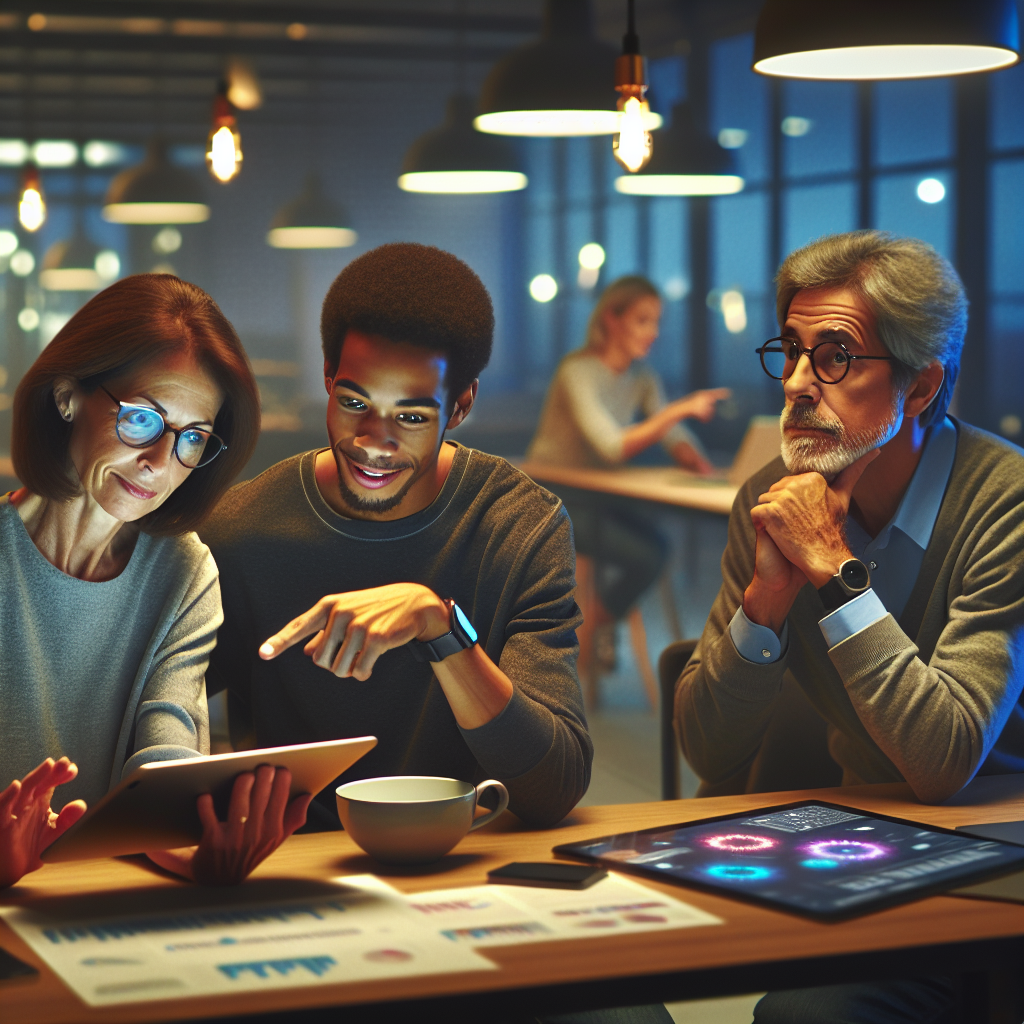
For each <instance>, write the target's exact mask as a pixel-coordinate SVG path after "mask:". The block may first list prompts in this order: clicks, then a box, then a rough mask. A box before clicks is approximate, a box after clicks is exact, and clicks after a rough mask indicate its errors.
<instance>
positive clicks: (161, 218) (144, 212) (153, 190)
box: [103, 139, 210, 224]
mask: <svg viewBox="0 0 1024 1024" xmlns="http://www.w3.org/2000/svg"><path fill="white" fill-rule="evenodd" d="M209 218H210V208H209V206H207V205H206V203H204V202H203V190H202V186H201V185H200V184H199V182H198V181H196V179H195V178H193V177H192V175H191V174H189V173H188V171H185V170H183V169H182V168H180V167H175V166H174V165H173V164H172V163H171V162H170V161H169V160H168V159H167V147H166V145H165V144H164V143H163V141H161V140H159V139H154V140H153V141H152V142H151V143H150V144H149V150H148V152H147V154H146V158H145V160H143V161H142V163H141V164H139V165H138V166H137V167H131V168H129V169H128V170H127V171H122V172H121V173H120V174H119V175H117V177H116V178H114V180H113V181H112V182H111V183H110V188H109V189H108V190H107V198H106V201H105V203H104V206H103V219H104V220H108V221H112V222H113V223H115V224H198V223H200V222H202V221H204V220H209Z"/></svg>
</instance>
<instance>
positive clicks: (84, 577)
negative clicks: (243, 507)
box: [0, 274, 308, 887]
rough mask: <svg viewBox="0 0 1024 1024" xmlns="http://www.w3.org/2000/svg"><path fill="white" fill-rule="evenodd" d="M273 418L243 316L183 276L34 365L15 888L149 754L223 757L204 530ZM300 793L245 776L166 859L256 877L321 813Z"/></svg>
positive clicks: (9, 845)
mask: <svg viewBox="0 0 1024 1024" xmlns="http://www.w3.org/2000/svg"><path fill="white" fill-rule="evenodd" d="M259 417H260V412H259V397H258V392H257V389H256V383H255V381H254V379H253V376H252V371H251V370H250V368H249V364H248V361H247V359H246V357H245V353H244V351H243V349H242V346H241V343H240V342H239V340H238V336H237V335H236V334H235V331H234V329H233V328H232V326H231V324H230V323H229V322H228V321H227V319H226V318H225V317H224V315H223V313H221V311H220V309H219V308H218V307H217V305H216V304H215V303H214V302H213V300H212V299H211V298H210V297H209V296H208V295H207V294H206V293H205V292H203V291H202V290H201V289H199V288H197V287H195V286H194V285H191V284H187V283H186V282H184V281H181V280H179V279H178V278H176V277H173V276H171V275H168V274H143V275H139V276H136V277H129V278H126V279H124V280H122V281H119V282H118V283H116V284H114V285H112V286H111V287H110V288H108V289H106V290H105V291H103V292H101V293H100V294H99V295H97V296H95V297H94V298H93V299H91V300H90V301H89V302H88V303H86V305H85V306H84V307H83V308H82V309H81V310H80V311H79V312H78V313H77V314H76V315H75V316H74V317H72V319H71V320H70V321H69V322H68V323H67V325H66V326H65V327H64V328H63V329H62V330H61V331H60V332H59V333H58V335H57V336H56V337H55V338H54V339H53V341H52V342H50V344H49V345H48V346H47V347H46V348H45V349H44V350H43V353H42V355H40V357H39V358H38V359H37V360H36V362H35V363H34V364H33V366H32V367H31V368H30V369H29V371H28V373H26V374H25V377H24V378H23V380H22V382H21V384H20V386H19V387H18V390H17V394H16V396H15V401H14V423H13V441H12V457H13V461H14V467H15V472H16V473H17V475H18V478H19V479H20V480H21V481H22V483H23V484H24V486H23V487H22V488H21V489H20V490H18V491H15V492H13V493H12V494H10V495H7V496H6V497H4V498H3V499H0V579H2V585H0V623H2V628H3V654H4V657H3V659H2V661H0V723H2V724H0V785H3V784H4V783H6V782H8V781H9V780H11V779H14V781H13V782H11V783H10V785H8V786H7V788H6V789H4V790H2V791H0V887H3V886H6V885H11V884H13V883H14V882H16V881H17V880H18V879H19V878H20V877H21V876H22V875H23V874H25V873H26V872H28V871H32V870H34V869H35V868H38V867H39V866H40V859H39V858H40V854H41V853H42V851H43V850H44V849H45V848H46V847H47V846H48V845H49V844H50V843H51V842H53V841H54V840H55V839H56V838H57V837H58V836H59V835H61V834H62V833H63V832H65V831H66V830H67V829H68V828H69V827H70V826H71V825H72V824H74V822H75V821H77V820H78V819H79V818H80V817H81V816H82V814H83V813H84V812H85V808H86V803H87V802H90V803H91V802H94V801H96V800H98V799H100V798H101V797H102V796H103V795H104V794H105V793H106V792H107V790H108V789H109V788H110V787H111V786H113V785H115V784H116V783H117V782H118V781H119V780H120V779H121V778H122V777H123V776H124V775H126V774H128V773H130V772H131V771H133V770H134V769H135V768H137V767H138V766H139V765H141V764H146V763H149V762H153V761H166V760H172V759H176V758H186V757H195V756H197V755H198V754H204V753H208V752H209V724H208V712H207V705H206V689H205V683H204V675H205V671H206V666H207V662H208V660H209V656H210V651H211V650H212V649H213V646H214V643H215V641H216V634H217V628H218V627H219V625H220V623H221V621H222V615H221V605H220V590H219V585H218V579H217V567H216V565H215V563H214V561H213V558H212V556H211V555H210V552H209V549H208V548H207V547H206V546H205V545H204V544H202V543H201V542H200V541H199V539H198V538H197V537H196V535H195V533H194V532H193V530H194V529H195V528H196V527H197V526H198V525H199V524H200V523H201V522H202V521H203V520H204V518H205V517H206V515H207V513H208V512H210V511H211V510H212V508H213V507H214V505H215V504H216V502H217V501H218V499H219V498H220V496H221V495H222V494H223V493H224V491H225V490H226V489H227V487H228V486H229V484H230V483H231V481H232V480H233V479H234V477H235V476H236V475H237V474H238V472H239V471H240V470H241V469H242V467H243V466H244V465H245V463H246V462H247V461H248V459H249V456H250V455H251V454H252V450H253V447H254V445H255V443H256V439H257V436H258V433H259ZM55 759H56V760H55ZM36 766H38V767H36ZM78 766H80V767H78ZM22 777H23V778H22ZM19 779H20V781H19ZM289 784H290V778H289V777H288V774H287V772H283V771H278V772H276V773H275V771H274V769H272V768H261V769H260V770H259V772H257V773H256V774H255V775H254V774H252V773H250V774H247V775H243V776H241V777H240V778H239V779H238V780H237V782H236V785H235V790H234V792H233V796H232V806H231V810H230V811H229V821H228V822H227V823H222V822H220V821H218V820H217V817H216V814H215V812H214V810H213V803H212V799H211V797H210V796H209V795H206V796H204V797H200V799H199V805H198V810H199V814H200V817H201V819H202V821H203V826H204V833H203V839H202V842H201V844H200V845H199V847H198V848H197V849H195V850H194V851H193V850H187V851H163V852H159V853H154V854H151V857H152V858H153V859H154V860H155V861H157V862H158V863H160V864H161V865H163V866H164V867H167V868H170V869H171V870H174V871H177V872H178V873H180V874H184V875H186V876H190V877H193V878H195V879H197V880H199V881H203V882H213V883H227V882H235V881H240V880H241V879H242V878H244V877H245V875H246V874H248V872H249V871H251V870H252V868H253V867H255V865H256V864H257V863H259V861H260V860H262V859H263V858H264V857H265V856H267V855H268V854H269V853H270V852H271V851H272V850H273V849H275V848H276V846H277V845H279V844H280V842H282V841H283V840H284V838H285V837H286V836H287V835H290V834H291V832H293V831H294V830H295V828H297V827H298V826H299V825H300V824H301V823H302V821H304V819H305V806H306V803H307V802H308V801H307V799H306V798H297V799H296V800H294V801H292V803H291V804H288V801H287V795H288V788H289ZM57 787H60V790H59V792H60V796H61V799H60V800H59V801H55V800H54V799H53V798H54V791H55V789H56V788H57ZM286 805H287V806H286Z"/></svg>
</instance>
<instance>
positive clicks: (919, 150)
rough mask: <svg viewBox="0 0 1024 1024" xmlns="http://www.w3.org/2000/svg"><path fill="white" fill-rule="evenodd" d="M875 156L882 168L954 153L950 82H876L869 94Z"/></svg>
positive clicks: (933, 79)
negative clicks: (872, 114) (871, 92)
mask: <svg viewBox="0 0 1024 1024" xmlns="http://www.w3.org/2000/svg"><path fill="white" fill-rule="evenodd" d="M872 110H873V113H874V159H875V163H876V164H877V165H879V166H881V167H886V166H892V165H893V164H912V163H918V162H919V161H924V160H946V159H948V158H949V157H951V156H952V155H953V84H952V82H951V81H950V79H948V78H925V79H919V80H912V81H905V82H879V83H878V84H877V85H876V86H875V90H874V96H873V97H872Z"/></svg>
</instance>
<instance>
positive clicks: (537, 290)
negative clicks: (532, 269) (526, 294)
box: [530, 274, 558, 302]
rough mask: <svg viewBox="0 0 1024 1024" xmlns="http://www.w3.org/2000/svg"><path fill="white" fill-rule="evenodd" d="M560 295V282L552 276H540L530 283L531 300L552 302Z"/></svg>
mask: <svg viewBox="0 0 1024 1024" xmlns="http://www.w3.org/2000/svg"><path fill="white" fill-rule="evenodd" d="M557 294H558V282H557V281H556V280H555V279H554V278H553V277H552V276H551V275H550V274H538V275H537V276H536V277H535V278H534V279H533V280H532V281H531V282H530V298H531V299H533V300H534V301H535V302H550V301H551V300H552V299H553V298H554V297H555V296H556V295H557Z"/></svg>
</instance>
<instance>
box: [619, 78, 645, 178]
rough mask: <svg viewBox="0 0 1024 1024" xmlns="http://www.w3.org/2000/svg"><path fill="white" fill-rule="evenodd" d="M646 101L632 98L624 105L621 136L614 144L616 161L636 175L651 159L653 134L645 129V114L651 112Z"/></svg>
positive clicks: (620, 126) (620, 124) (620, 127)
mask: <svg viewBox="0 0 1024 1024" xmlns="http://www.w3.org/2000/svg"><path fill="white" fill-rule="evenodd" d="M649 109H650V108H649V106H648V103H647V101H646V100H641V99H639V98H638V97H636V96H630V97H629V98H628V99H626V100H625V101H624V102H623V103H622V120H621V121H620V123H619V134H618V135H616V136H615V139H614V140H613V142H612V152H613V153H614V154H615V159H616V160H618V161H619V163H620V164H622V166H623V167H625V168H626V170H627V171H630V172H631V173H633V174H635V173H636V172H637V171H639V170H640V168H641V167H643V166H644V165H645V164H646V163H647V161H648V160H650V159H651V152H652V150H653V148H654V147H653V143H652V142H651V133H650V132H649V131H647V130H646V129H645V128H644V114H645V113H646V112H647V111H648V110H649Z"/></svg>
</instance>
